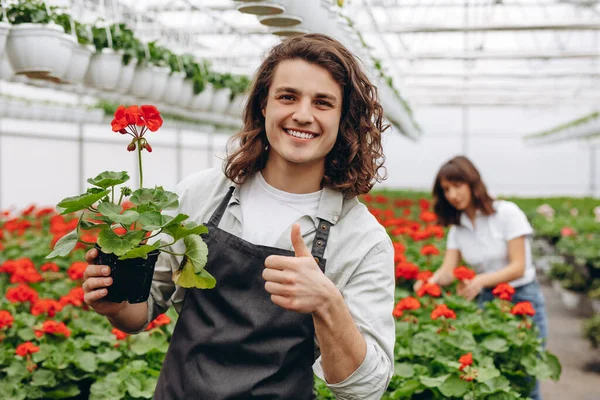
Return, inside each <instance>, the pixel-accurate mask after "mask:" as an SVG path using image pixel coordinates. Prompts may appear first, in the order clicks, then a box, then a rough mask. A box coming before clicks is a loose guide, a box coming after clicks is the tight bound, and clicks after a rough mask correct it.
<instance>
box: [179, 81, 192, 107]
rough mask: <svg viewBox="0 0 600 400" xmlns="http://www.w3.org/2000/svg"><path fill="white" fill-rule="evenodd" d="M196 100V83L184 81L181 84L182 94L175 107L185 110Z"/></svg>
mask: <svg viewBox="0 0 600 400" xmlns="http://www.w3.org/2000/svg"><path fill="white" fill-rule="evenodd" d="M193 98H194V82H192V81H191V80H189V79H184V81H183V82H182V84H181V93H180V95H179V96H178V98H177V99H176V103H175V105H177V106H179V107H183V108H188V107H189V106H190V103H191V102H192V99H193Z"/></svg>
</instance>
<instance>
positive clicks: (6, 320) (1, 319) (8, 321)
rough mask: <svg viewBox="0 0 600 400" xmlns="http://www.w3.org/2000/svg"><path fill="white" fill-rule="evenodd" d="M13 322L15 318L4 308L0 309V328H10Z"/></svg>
mask: <svg viewBox="0 0 600 400" xmlns="http://www.w3.org/2000/svg"><path fill="white" fill-rule="evenodd" d="M13 322H15V319H14V318H13V316H12V315H11V313H9V312H8V311H6V310H0V329H4V328H10V327H11V326H12V324H13Z"/></svg>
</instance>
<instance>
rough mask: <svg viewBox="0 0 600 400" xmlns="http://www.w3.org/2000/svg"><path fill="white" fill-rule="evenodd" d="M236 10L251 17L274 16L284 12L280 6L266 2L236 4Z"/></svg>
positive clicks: (283, 8)
mask: <svg viewBox="0 0 600 400" xmlns="http://www.w3.org/2000/svg"><path fill="white" fill-rule="evenodd" d="M236 9H237V10H238V11H239V12H241V13H244V14H252V15H275V14H281V13H283V12H284V11H285V7H283V6H282V5H281V4H277V3H272V2H268V1H247V2H244V3H243V4H238V6H237V7H236Z"/></svg>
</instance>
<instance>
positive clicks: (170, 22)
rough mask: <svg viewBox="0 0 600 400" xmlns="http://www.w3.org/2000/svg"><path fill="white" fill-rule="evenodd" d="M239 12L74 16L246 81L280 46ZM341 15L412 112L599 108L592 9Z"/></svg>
mask: <svg viewBox="0 0 600 400" xmlns="http://www.w3.org/2000/svg"><path fill="white" fill-rule="evenodd" d="M296 1H298V0H296ZM332 2H334V0H332ZM240 3H244V2H243V1H233V0H172V1H164V0H75V1H74V7H75V10H77V7H79V10H80V12H81V13H82V14H81V16H82V17H86V18H88V19H90V18H92V17H95V16H97V15H98V14H100V15H105V16H106V19H107V20H109V21H127V22H129V23H131V24H132V26H134V28H135V29H134V30H135V31H136V32H137V33H138V34H139V35H140V36H141V37H143V38H146V39H148V40H155V39H158V40H159V41H161V42H162V43H163V44H168V45H169V46H171V47H172V48H173V49H176V50H178V51H182V52H191V53H193V54H194V55H196V56H198V57H201V58H208V59H210V60H212V62H213V66H214V67H215V69H217V70H221V71H229V72H235V73H244V74H251V73H252V72H253V71H254V70H255V68H256V67H257V66H258V64H259V63H260V60H261V57H262V56H263V55H264V53H265V51H266V50H267V49H268V48H269V47H271V46H272V45H274V44H275V43H277V42H279V41H280V38H279V37H278V36H275V35H273V34H271V33H269V28H268V27H267V26H264V25H261V23H260V22H259V21H258V18H257V17H256V16H255V15H249V14H243V13H241V12H239V11H237V9H236V7H237V6H238V5H239V4H240ZM307 3H308V2H307ZM82 10H83V11H82ZM92 10H93V11H92ZM340 12H341V14H342V15H344V16H346V17H348V18H350V19H351V20H352V21H353V23H354V26H355V28H356V29H357V30H358V31H359V32H361V33H362V36H363V38H364V40H365V42H366V43H367V45H368V46H369V47H370V51H371V55H372V56H374V57H376V58H378V59H380V60H381V62H382V65H383V68H384V70H385V71H386V73H387V75H389V76H391V77H392V78H393V81H394V85H395V86H396V87H397V88H398V89H399V90H400V92H401V94H402V96H403V97H404V98H405V99H407V100H408V102H409V103H411V104H415V105H417V104H418V105H461V104H465V105H488V104H489V105H517V106H544V105H549V106H553V105H558V104H560V105H564V104H570V105H589V104H590V103H594V102H598V100H600V95H599V94H598V93H600V91H599V90H598V89H600V87H599V83H600V79H599V78H600V66H599V61H600V60H599V59H600V32H599V29H600V1H597V0H563V1H558V0H463V1H459V0H421V1H419V0H346V1H345V2H344V5H343V7H342V8H341V9H340Z"/></svg>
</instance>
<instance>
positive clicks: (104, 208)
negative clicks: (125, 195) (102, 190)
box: [98, 203, 140, 226]
mask: <svg viewBox="0 0 600 400" xmlns="http://www.w3.org/2000/svg"><path fill="white" fill-rule="evenodd" d="M122 210H123V208H122V207H121V206H119V205H117V204H114V203H100V204H98V212H99V213H101V214H102V215H104V216H105V217H108V218H110V220H111V221H114V222H116V223H117V224H123V225H128V226H129V225H131V224H132V223H134V222H135V221H137V219H138V218H139V216H140V214H138V212H137V211H134V210H125V211H123V213H121V211H122Z"/></svg>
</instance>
